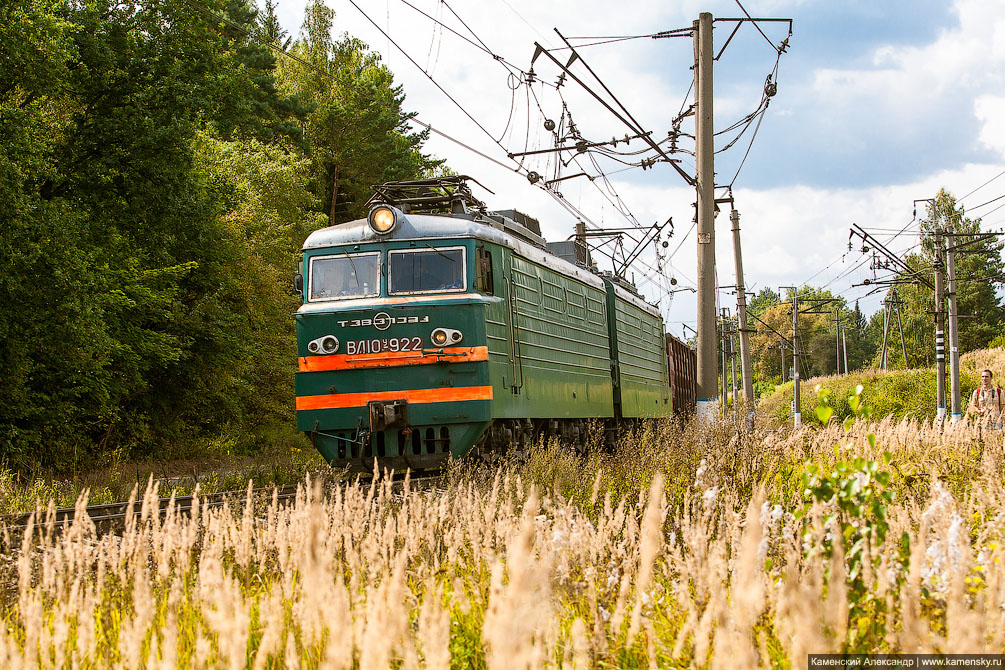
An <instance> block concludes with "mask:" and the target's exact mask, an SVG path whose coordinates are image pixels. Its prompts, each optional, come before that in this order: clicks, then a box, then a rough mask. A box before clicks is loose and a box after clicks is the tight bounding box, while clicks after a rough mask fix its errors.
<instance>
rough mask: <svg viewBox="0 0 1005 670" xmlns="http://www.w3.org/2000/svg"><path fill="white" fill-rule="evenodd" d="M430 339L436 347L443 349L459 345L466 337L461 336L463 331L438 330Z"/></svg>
mask: <svg viewBox="0 0 1005 670" xmlns="http://www.w3.org/2000/svg"><path fill="white" fill-rule="evenodd" d="M430 339H431V340H432V341H433V344H434V345H436V346H438V347H442V346H445V345H448V344H457V343H458V342H460V341H461V340H463V339H464V335H463V334H461V331H459V330H453V329H452V328H437V329H436V330H434V331H433V334H432V335H431V336H430Z"/></svg>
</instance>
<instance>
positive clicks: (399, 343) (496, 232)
mask: <svg viewBox="0 0 1005 670" xmlns="http://www.w3.org/2000/svg"><path fill="white" fill-rule="evenodd" d="M466 179H467V178H466V177H452V178H447V179H436V180H425V181H416V182H395V183H390V184H385V185H383V186H382V187H378V189H377V194H376V195H375V197H374V199H373V201H372V203H373V207H372V208H371V209H370V212H369V216H368V218H367V219H365V220H359V221H353V222H349V223H345V224H341V225H336V226H331V227H328V228H324V229H322V230H318V231H316V232H314V233H312V234H311V235H310V236H309V237H308V238H307V240H306V241H305V243H304V246H303V260H302V268H301V274H300V275H298V284H299V288H300V289H301V290H302V292H303V296H304V304H303V306H302V307H301V308H300V309H299V310H298V312H297V314H296V317H295V318H296V328H297V341H298V349H299V351H298V367H299V371H298V372H297V374H296V396H297V400H296V402H297V426H298V429H299V430H301V431H304V432H305V433H306V434H307V435H308V436H309V437H310V439H311V441H312V443H313V444H314V446H315V448H317V449H318V451H320V452H321V454H322V455H323V456H324V457H325V459H326V460H328V461H329V462H330V463H332V464H333V465H349V466H350V467H351V469H353V470H357V471H369V470H371V469H372V468H373V463H374V459H376V461H377V463H378V465H379V467H381V468H384V467H387V468H392V469H403V468H406V467H410V468H412V469H425V468H436V467H439V466H441V465H442V464H443V462H444V461H445V460H446V459H447V458H448V457H450V456H451V455H453V456H454V457H460V456H463V455H465V454H466V453H468V452H469V451H470V450H471V449H472V448H473V447H475V446H476V445H477V446H478V447H479V448H480V449H486V450H487V449H505V448H506V447H507V446H508V445H511V444H527V443H529V442H531V441H532V440H533V439H535V437H536V436H537V435H538V434H540V433H547V434H559V435H561V436H563V437H565V438H566V439H567V440H569V441H570V442H572V443H573V444H584V443H585V439H586V426H587V423H588V422H589V421H591V420H593V419H605V420H609V421H610V422H612V423H613V422H617V421H619V420H622V419H633V418H651V417H660V416H665V415H668V414H669V413H670V412H671V411H672V402H671V400H670V385H669V379H668V372H667V358H666V353H665V352H666V349H665V344H664V335H663V332H664V330H663V322H662V319H661V317H660V314H659V311H658V310H657V309H656V308H655V307H653V306H652V305H649V304H648V303H646V302H645V301H644V300H643V299H642V298H641V297H640V296H639V295H637V294H636V293H635V292H634V291H633V290H632V288H631V287H630V286H629V285H626V284H624V282H623V281H621V280H619V279H618V278H615V277H610V276H608V277H603V276H600V275H598V274H597V273H596V272H594V271H593V270H592V269H591V268H590V267H589V264H588V262H584V260H582V259H579V262H578V263H577V262H576V261H577V258H576V256H575V251H577V250H575V249H573V254H572V255H569V254H566V256H567V257H568V258H569V260H565V259H563V258H562V257H560V256H559V255H556V254H555V253H552V251H558V252H559V253H562V252H567V251H569V249H568V244H566V246H565V247H564V248H563V247H562V243H560V244H559V245H557V246H556V245H552V250H551V251H550V250H549V248H548V246H549V245H547V243H546V242H545V241H544V239H543V238H541V237H540V235H539V231H535V230H532V228H533V227H534V225H533V224H534V223H535V222H534V221H533V220H532V219H528V218H526V217H524V216H523V215H521V214H519V213H518V212H515V211H508V212H488V211H486V210H485V208H484V205H482V204H481V203H480V202H478V201H477V200H475V199H474V197H473V196H472V195H471V193H470V190H469V189H468V187H467V184H466V181H465V180H466ZM578 251H579V255H580V256H582V255H583V253H582V252H583V250H582V249H579V250H578ZM570 261H571V262H570Z"/></svg>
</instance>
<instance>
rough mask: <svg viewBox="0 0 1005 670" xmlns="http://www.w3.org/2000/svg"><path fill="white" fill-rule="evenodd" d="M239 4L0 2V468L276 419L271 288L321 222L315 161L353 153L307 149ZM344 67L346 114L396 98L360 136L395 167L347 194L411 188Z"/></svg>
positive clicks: (69, 460)
mask: <svg viewBox="0 0 1005 670" xmlns="http://www.w3.org/2000/svg"><path fill="white" fill-rule="evenodd" d="M252 7H253V5H251V4H249V3H248V2H247V1H246V0H200V2H199V3H189V2H168V1H167V0H142V1H141V0H125V1H118V2H113V1H112V0H86V1H84V2H69V1H68V0H12V1H11V2H7V3H3V4H2V5H0V63H3V67H2V68H0V466H4V465H6V466H8V467H15V468H18V469H30V468H33V467H37V466H40V465H41V466H54V467H57V468H64V469H65V468H70V467H74V466H76V465H81V466H82V465H85V464H90V463H93V462H95V461H96V460H101V459H106V458H111V457H113V456H114V457H140V456H160V455H163V454H165V453H171V454H180V453H183V452H185V451H186V450H192V449H198V448H200V445H204V444H206V443H207V442H212V441H213V440H215V439H216V438H217V437H218V436H219V435H220V434H221V433H228V432H230V433H233V432H236V433H239V434H248V433H250V432H252V431H253V430H255V429H256V427H260V426H263V425H267V424H269V423H270V422H271V423H276V422H279V423H282V422H287V421H291V420H292V419H291V417H292V379H291V376H292V372H293V370H294V369H295V358H294V356H295V349H294V343H293V328H292V323H291V319H290V312H291V311H292V310H293V309H294V308H295V304H296V297H295V295H294V294H293V292H292V286H291V284H290V281H289V277H290V275H291V274H292V273H293V271H294V270H295V259H296V254H297V250H298V249H299V245H300V243H301V241H302V239H303V237H304V236H305V235H306V234H307V233H308V232H309V230H311V229H314V228H317V227H319V226H321V225H323V224H324V223H326V217H325V216H323V215H321V214H319V212H320V211H325V200H324V199H319V198H318V195H317V193H316V192H314V191H312V185H313V183H314V182H316V180H317V171H316V170H315V169H314V168H315V167H316V165H317V159H316V158H313V156H318V155H324V156H329V155H331V156H334V155H349V154H350V153H351V152H352V151H362V150H356V149H344V150H342V149H339V150H336V149H332V148H331V147H329V146H328V145H326V142H329V141H334V138H333V137H327V136H324V135H322V134H314V135H313V136H311V137H309V138H306V139H305V137H304V135H303V133H302V124H305V123H306V118H307V117H306V116H305V115H306V113H307V112H308V110H309V107H308V106H305V105H303V104H301V102H300V100H299V99H298V98H297V97H296V95H295V91H294V92H293V93H294V94H293V95H290V94H289V93H287V94H282V93H280V91H279V87H278V86H277V85H276V80H275V69H276V59H275V57H274V56H273V55H272V54H270V53H269V51H268V49H267V48H266V47H265V46H262V45H260V44H258V43H257V42H255V41H254V39H253V38H252V37H250V36H251V35H254V34H261V32H262V30H263V28H264V29H266V30H268V31H272V32H275V31H276V26H275V25H272V26H271V27H270V26H260V25H259V24H258V23H257V22H256V21H257V20H256V15H255V12H254V11H253V9H252ZM273 18H274V16H273ZM276 36H277V37H279V38H281V37H282V35H281V33H277V34H276ZM353 49H356V50H357V51H359V52H360V53H357V54H354V53H353ZM341 57H342V58H343V60H344V61H345V62H349V63H352V62H358V63H361V64H362V63H367V65H365V66H363V65H361V66H360V67H358V68H356V69H355V70H349V71H341V70H340V71H339V74H340V76H341V77H342V78H343V80H344V82H345V83H344V87H345V88H346V89H347V90H355V89H358V90H360V91H368V92H370V94H371V95H370V97H369V98H367V97H366V96H364V95H360V96H357V97H354V98H345V99H343V100H342V101H341V102H340V104H341V105H342V108H341V109H343V111H344V115H345V117H346V118H350V117H353V115H357V116H364V117H365V116H366V114H367V113H370V112H368V111H367V112H359V113H358V114H357V112H356V111H355V110H353V109H352V105H353V104H360V105H364V104H365V105H367V108H368V109H369V108H370V107H373V106H374V105H373V102H374V101H376V100H380V101H384V102H388V101H389V103H393V104H389V106H390V107H391V108H392V111H391V116H393V117H394V119H393V121H394V122H393V123H391V121H388V123H389V124H391V125H390V126H388V127H387V128H386V130H385V135H384V136H381V138H379V139H381V141H383V142H384V143H385V144H390V145H395V146H398V147H399V148H400V149H401V151H399V159H394V158H393V155H394V152H387V155H386V160H385V161H384V162H381V160H380V156H381V155H382V154H380V153H379V152H378V153H375V154H371V155H370V156H369V157H368V159H367V160H369V161H373V162H374V165H373V166H371V167H370V170H371V172H368V173H365V175H364V179H368V178H369V176H370V175H371V174H373V175H380V176H383V175H384V174H385V173H387V174H394V175H397V176H400V177H412V176H416V174H417V171H418V170H419V169H421V168H422V166H423V165H424V163H423V159H422V157H421V154H420V153H419V147H420V144H421V138H420V137H418V136H408V135H407V134H406V133H405V132H403V129H404V125H403V123H404V119H405V118H406V117H407V115H404V113H403V112H401V107H400V103H401V97H402V96H401V92H400V90H399V89H395V88H394V87H393V83H392V80H391V77H390V73H388V72H387V71H386V70H384V69H383V68H379V67H377V66H376V65H374V64H373V62H372V58H370V59H369V60H368V58H369V57H368V56H366V54H365V50H364V49H363V48H362V46H361V45H359V44H358V43H355V42H352V43H348V42H347V43H346V45H345V47H344V53H343V54H342V56H341ZM354 59H355V60H354ZM335 69H338V68H335ZM357 76H358V77H360V78H361V82H360V83H358V84H357V83H354V82H353V77H357ZM319 85H320V82H319ZM354 87H355V89H354ZM382 113H384V112H382ZM378 116H379V115H378ZM366 140H367V138H366V137H365V136H364V137H362V138H360V137H357V138H355V140H354V141H366ZM308 141H310V142H311V144H308ZM339 151H342V154H339ZM402 153H403V154H404V155H406V156H407V157H408V159H407V160H405V161H404V162H402V161H401V160H400V154H402ZM396 161H397V162H396ZM409 161H411V162H409ZM350 165H352V163H351V162H347V163H346V166H347V169H349V167H348V166H350ZM409 170H411V172H409ZM361 174H362V173H361ZM378 180H379V179H378ZM361 183H362V182H361ZM326 195H327V194H326Z"/></svg>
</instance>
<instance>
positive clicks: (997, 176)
mask: <svg viewBox="0 0 1005 670" xmlns="http://www.w3.org/2000/svg"><path fill="white" fill-rule="evenodd" d="M1002 175H1005V170H1002V171H1001V172H999V173H998V174H996V175H995V176H994V177H991V179H988V180H987V181H986V182H984V183H983V184H981V185H980V186H978V187H977V188H975V189H974V190H972V191H970V193H967V194H966V195H965V196H963V197H962V198H960V199H959V200H957V201H956V202H963V199H964V198H969V197H970V196H972V195H973V194H974V193H977V191H979V190H981V189H982V188H984V187H985V186H987V185H988V184H990V183H991V182H993V181H994V180H996V179H998V178H999V177H1001V176H1002Z"/></svg>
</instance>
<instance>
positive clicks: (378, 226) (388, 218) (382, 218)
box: [367, 205, 398, 235]
mask: <svg viewBox="0 0 1005 670" xmlns="http://www.w3.org/2000/svg"><path fill="white" fill-rule="evenodd" d="M367 222H368V223H369V224H370V229H371V230H373V232H375V233H377V234H378V235H387V234H389V233H390V232H392V231H393V230H394V228H395V226H396V225H397V224H398V216H397V213H396V212H395V211H394V209H393V208H391V207H388V206H387V205H377V206H376V207H374V208H373V209H371V210H370V215H369V216H368V217H367Z"/></svg>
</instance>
